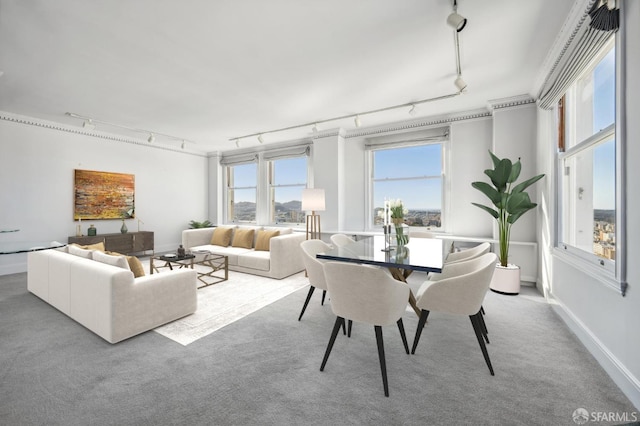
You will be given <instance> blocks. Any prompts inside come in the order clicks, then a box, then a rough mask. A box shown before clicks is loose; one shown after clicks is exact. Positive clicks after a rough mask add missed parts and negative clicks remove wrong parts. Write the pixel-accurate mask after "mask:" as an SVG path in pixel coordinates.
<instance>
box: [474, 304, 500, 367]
mask: <svg viewBox="0 0 640 426" xmlns="http://www.w3.org/2000/svg"><path fill="white" fill-rule="evenodd" d="M479 315H482V314H481V313H480V312H478V313H477V314H475V315H470V316H469V318H470V319H471V325H473V331H475V332H476V338H477V339H478V344H479V345H480V349H481V350H482V355H483V356H484V360H485V362H486V363H487V367H489V372H491V375H492V376H495V374H494V373H493V367H492V366H491V360H490V359H489V353H488V352H487V347H486V346H485V344H484V338H483V337H482V325H481V324H480V319H479V318H478V316H479Z"/></svg>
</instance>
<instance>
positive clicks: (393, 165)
mask: <svg viewBox="0 0 640 426" xmlns="http://www.w3.org/2000/svg"><path fill="white" fill-rule="evenodd" d="M442 150H443V144H442V143H431V144H426V145H417V146H408V147H398V148H388V149H374V150H373V151H372V153H373V154H372V155H373V173H372V177H373V179H372V195H373V196H372V206H371V207H370V208H371V215H372V218H373V220H372V223H373V225H374V226H379V225H382V222H381V221H382V219H381V218H379V217H378V211H379V210H381V209H382V208H383V207H384V200H385V199H398V198H399V199H401V200H402V202H403V204H404V207H405V208H406V209H407V210H408V211H409V213H408V214H407V215H405V223H406V224H407V225H409V226H415V227H429V228H432V229H433V228H441V227H442V197H443V189H442V188H443V167H442V159H443V152H442Z"/></svg>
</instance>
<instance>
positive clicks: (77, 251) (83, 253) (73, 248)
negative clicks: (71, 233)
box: [69, 244, 95, 259]
mask: <svg viewBox="0 0 640 426" xmlns="http://www.w3.org/2000/svg"><path fill="white" fill-rule="evenodd" d="M94 251H95V250H85V249H83V248H81V247H80V246H77V245H74V244H71V245H70V246H69V254H72V255H74V256H79V257H84V258H85V259H91V254H92V253H93V252H94Z"/></svg>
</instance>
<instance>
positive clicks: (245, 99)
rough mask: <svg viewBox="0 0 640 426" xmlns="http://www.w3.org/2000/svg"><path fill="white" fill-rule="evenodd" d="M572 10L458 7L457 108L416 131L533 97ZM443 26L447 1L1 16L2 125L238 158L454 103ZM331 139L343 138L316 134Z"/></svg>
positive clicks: (49, 10)
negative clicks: (124, 136)
mask: <svg viewBox="0 0 640 426" xmlns="http://www.w3.org/2000/svg"><path fill="white" fill-rule="evenodd" d="M573 3H574V1H573V0H526V1H523V0H519V1H515V0H486V1H480V0H459V1H458V12H459V13H460V14H461V15H463V16H465V17H467V18H468V20H469V21H468V24H467V27H466V28H465V29H464V30H463V31H462V32H461V33H460V43H461V68H462V73H463V77H464V79H465V81H466V82H467V83H468V90H467V93H465V94H464V95H461V96H456V97H453V98H451V99H447V100H441V101H437V102H431V103H426V104H422V105H420V106H419V107H418V108H417V110H418V114H417V115H416V116H415V117H420V116H432V115H440V114H445V113H452V112H457V111H467V110H473V109H477V108H483V107H485V106H486V103H487V100H493V99H501V98H506V97H511V96H516V95H522V94H527V93H531V92H532V90H533V84H534V80H535V78H536V77H537V74H538V71H539V69H540V65H541V64H542V63H543V61H544V59H545V57H546V55H547V52H548V50H549V49H550V47H551V45H552V44H553V42H554V40H555V38H556V36H557V34H558V33H559V31H560V29H561V26H562V24H563V23H564V21H565V19H566V17H567V14H568V13H569V10H570V9H571V6H572V5H573ZM451 11H452V1H451V0H322V1H321V0H268V1H267V0H215V1H213V0H209V1H206V0H182V1H174V0H133V1H132V0H91V1H87V0H56V1H50V0H0V71H2V72H4V74H3V75H1V76H0V110H2V111H6V112H11V113H15V114H21V115H27V116H31V117H36V118H41V119H46V120H51V121H56V122H61V123H67V124H71V125H74V126H81V125H82V121H81V120H78V119H73V118H71V117H68V116H65V112H73V113H77V114H80V115H85V116H89V117H93V118H95V119H98V120H102V121H107V122H111V123H116V124H120V125H124V126H128V127H132V128H136V129H143V130H148V131H153V132H156V133H163V134H168V135H172V136H176V137H178V138H184V139H187V140H189V141H193V142H195V144H188V149H192V150H198V151H206V152H211V151H225V150H230V149H236V146H235V143H234V142H230V141H229V139H231V138H234V137H238V136H243V135H247V134H253V133H260V132H266V131H268V130H272V129H278V128H283V127H288V126H295V125H299V124H304V123H310V122H314V121H320V120H324V119H328V118H332V117H338V116H343V115H349V114H355V113H358V112H362V111H370V110H375V109H380V108H385V107H389V106H392V105H399V104H405V103H409V102H413V101H419V100H422V99H427V98H433V97H438V96H442V95H446V94H451V93H455V91H456V89H455V87H454V85H453V81H454V79H455V77H456V61H455V54H454V52H455V50H454V37H453V30H452V29H451V28H450V27H448V26H447V25H446V23H445V21H446V18H447V16H448V15H449V13H451ZM409 118H412V117H411V116H409V115H408V114H407V109H403V110H397V111H391V112H387V113H378V114H371V115H366V116H362V117H361V119H362V125H363V126H369V125H375V124H380V123H382V122H392V121H398V120H404V119H409ZM339 125H342V126H344V127H345V128H347V129H350V128H353V127H354V123H353V120H352V119H349V120H343V121H342V122H335V123H325V124H324V125H323V126H322V128H325V129H326V128H335V127H338V126H339ZM97 129H98V130H103V131H109V132H115V133H128V132H126V131H123V130H122V129H118V128H115V127H108V126H101V125H98V127H97ZM310 133H311V130H310V129H309V128H304V129H299V130H295V131H288V132H281V133H277V134H270V135H265V136H264V140H265V144H268V143H273V142H278V141H283V140H290V139H294V138H300V137H305V136H308V135H309V134H310ZM136 136H137V137H139V138H141V139H146V135H143V134H137V135H136ZM157 143H159V144H166V145H173V146H179V145H180V142H179V141H171V140H166V139H164V140H163V138H162V137H161V136H158V137H157ZM240 145H241V146H245V147H246V146H252V145H258V141H257V139H256V138H255V137H253V138H250V139H246V140H242V141H241V142H240Z"/></svg>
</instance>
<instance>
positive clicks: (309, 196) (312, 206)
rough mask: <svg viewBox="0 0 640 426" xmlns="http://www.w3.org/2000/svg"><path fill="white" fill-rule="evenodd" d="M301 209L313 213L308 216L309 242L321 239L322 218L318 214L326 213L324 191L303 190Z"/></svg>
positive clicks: (316, 189)
mask: <svg viewBox="0 0 640 426" xmlns="http://www.w3.org/2000/svg"><path fill="white" fill-rule="evenodd" d="M301 209H302V210H303V211H311V214H309V215H307V240H319V239H321V238H320V237H321V235H320V234H321V233H320V216H319V215H317V214H316V212H317V211H324V189H319V188H305V189H303V190H302V207H301Z"/></svg>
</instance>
